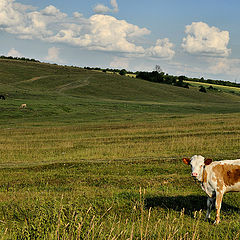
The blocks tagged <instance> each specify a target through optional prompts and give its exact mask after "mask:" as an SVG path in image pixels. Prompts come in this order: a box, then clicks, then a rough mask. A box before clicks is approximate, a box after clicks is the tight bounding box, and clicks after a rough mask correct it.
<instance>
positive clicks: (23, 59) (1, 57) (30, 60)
mask: <svg viewBox="0 0 240 240" xmlns="http://www.w3.org/2000/svg"><path fill="white" fill-rule="evenodd" d="M0 59H10V60H20V61H29V62H40V61H38V60H36V59H33V58H25V57H12V56H8V57H6V56H0Z"/></svg>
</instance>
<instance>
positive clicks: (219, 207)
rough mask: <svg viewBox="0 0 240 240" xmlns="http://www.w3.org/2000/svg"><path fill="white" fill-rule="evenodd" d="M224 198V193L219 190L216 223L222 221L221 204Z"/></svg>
mask: <svg viewBox="0 0 240 240" xmlns="http://www.w3.org/2000/svg"><path fill="white" fill-rule="evenodd" d="M222 199H223V193H222V192H217V194H216V204H215V205H216V210H217V213H216V220H215V222H214V224H218V223H219V222H220V210H221V206H222Z"/></svg>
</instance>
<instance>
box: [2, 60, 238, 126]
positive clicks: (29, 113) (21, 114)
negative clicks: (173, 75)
mask: <svg viewBox="0 0 240 240" xmlns="http://www.w3.org/2000/svg"><path fill="white" fill-rule="evenodd" d="M0 94H3V95H5V96H6V97H7V100H6V101H3V100H2V101H1V105H0V118H1V121H6V120H12V121H13V120H14V119H20V120H23V119H24V120H25V119H27V120H30V119H34V120H36V121H37V120H39V121H41V120H42V119H44V120H47V121H48V120H49V121H51V120H53V119H54V120H57V121H67V122H68V121H70V122H71V121H73V119H75V121H96V120H101V119H105V120H106V119H110V120H111V119H112V120H116V119H128V120H129V119H130V120H131V119H137V118H139V117H140V118H141V117H143V115H142V114H143V113H145V114H147V113H148V114H159V113H172V114H175V113H181V114H184V113H233V112H239V110H240V107H239V102H240V97H239V96H237V95H233V94H231V93H225V92H214V91H213V92H211V91H208V93H201V92H199V91H198V88H196V87H195V88H194V87H191V88H190V89H184V88H179V87H175V86H171V85H165V84H158V83H151V82H147V81H144V80H140V79H135V78H130V77H122V76H119V75H116V74H107V73H102V72H97V71H89V70H85V69H82V68H76V67H67V66H58V65H54V64H46V63H36V62H25V61H16V60H0ZM21 103H27V105H28V108H27V109H25V110H20V109H19V105H20V104H21Z"/></svg>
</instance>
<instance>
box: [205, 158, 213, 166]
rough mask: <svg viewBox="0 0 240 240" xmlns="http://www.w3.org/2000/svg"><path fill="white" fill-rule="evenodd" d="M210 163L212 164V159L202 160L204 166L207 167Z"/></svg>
mask: <svg viewBox="0 0 240 240" xmlns="http://www.w3.org/2000/svg"><path fill="white" fill-rule="evenodd" d="M211 163H212V159H210V158H207V159H205V160H204V164H205V165H209V164H211Z"/></svg>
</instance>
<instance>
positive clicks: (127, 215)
mask: <svg viewBox="0 0 240 240" xmlns="http://www.w3.org/2000/svg"><path fill="white" fill-rule="evenodd" d="M0 68H2V69H4V71H2V72H0V79H1V82H0V87H1V94H4V95H6V100H5V101H3V100H1V102H0V131H1V133H0V238H1V239H47V240H51V239H54V240H55V239H72V240H75V239H83V240H85V239H112V240H113V239H114V240H115V239H123V240H126V239H132V240H134V239H149V240H152V239H209V240H210V239H211V240H212V239H239V237H240V217H239V214H240V211H239V209H240V193H229V194H226V195H225V196H224V199H223V206H222V211H221V217H222V222H221V223H220V224H219V225H218V226H214V225H213V220H214V217H215V213H214V211H213V213H212V216H211V219H212V221H210V222H206V221H204V218H205V214H206V200H207V198H206V194H205V193H204V192H203V191H202V190H201V188H200V186H199V184H197V183H196V182H194V181H193V179H192V178H191V176H190V169H189V168H188V166H186V165H185V164H183V163H182V160H181V159H182V158H183V157H191V156H192V155H194V154H201V155H203V156H205V157H207V158H212V159H213V160H221V159H236V158H240V151H239V149H240V121H239V119H240V105H239V102H240V97H239V96H238V95H236V94H231V93H229V92H210V91H209V92H208V93H200V92H199V91H198V88H194V87H191V88H190V89H183V88H178V87H174V86H170V85H164V84H156V83H151V82H146V81H143V80H140V79H136V78H131V77H121V76H119V75H117V74H107V73H105V74H104V73H101V72H96V71H93V72H90V71H85V70H83V69H78V68H70V67H60V66H55V65H48V64H40V63H25V62H15V61H13V62H11V61H0ZM7 79H10V80H11V81H7ZM23 103H25V104H27V108H26V109H21V108H19V106H20V105H21V104H23Z"/></svg>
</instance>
